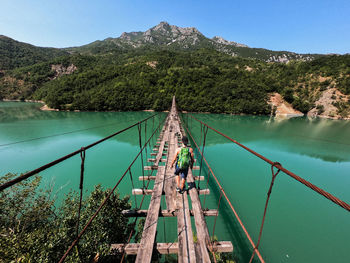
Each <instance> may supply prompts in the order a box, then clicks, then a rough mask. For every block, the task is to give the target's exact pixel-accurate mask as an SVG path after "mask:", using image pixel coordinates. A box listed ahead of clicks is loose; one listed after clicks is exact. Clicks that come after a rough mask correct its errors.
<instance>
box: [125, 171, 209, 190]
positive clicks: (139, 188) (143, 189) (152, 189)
mask: <svg viewBox="0 0 350 263" xmlns="http://www.w3.org/2000/svg"><path fill="white" fill-rule="evenodd" d="M159 167H164V166H159ZM196 190H197V189H196ZM185 192H186V191H185ZM152 193H153V189H142V188H134V189H132V194H133V195H151V194H152ZM163 194H165V191H164V192H163ZM198 194H200V195H208V194H210V190H209V189H200V190H199V191H198V193H197V195H198Z"/></svg>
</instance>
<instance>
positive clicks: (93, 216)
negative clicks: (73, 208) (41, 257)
mask: <svg viewBox="0 0 350 263" xmlns="http://www.w3.org/2000/svg"><path fill="white" fill-rule="evenodd" d="M138 123H139V122H138ZM138 123H136V124H134V126H135V125H138ZM161 124H162V122H159V126H158V128H157V129H155V130H154V132H153V133H152V134H151V136H150V137H149V139H148V141H146V142H145V144H144V145H143V147H142V148H141V149H140V151H139V152H138V154H137V155H136V157H135V158H134V160H133V161H132V162H131V164H130V165H129V167H128V168H127V169H126V170H125V172H124V173H123V175H122V176H121V177H120V178H119V180H118V182H117V183H116V184H115V186H114V187H113V188H112V190H111V191H110V193H109V194H108V195H107V196H106V198H105V199H104V200H103V201H102V203H101V205H100V206H99V207H98V209H97V210H96V212H95V213H94V214H93V215H92V216H91V218H90V219H89V221H88V222H87V223H86V225H85V226H84V228H83V230H82V231H81V232H80V233H79V235H78V236H77V238H76V239H75V240H74V241H73V242H72V244H71V245H70V246H69V248H68V249H67V251H66V252H65V253H64V255H63V256H62V258H61V259H60V261H59V263H62V262H64V260H65V259H66V257H67V256H68V254H69V253H70V251H71V250H72V249H73V247H75V245H76V244H77V243H78V241H79V240H80V238H81V236H82V235H83V234H84V233H85V231H86V229H87V228H88V227H89V225H90V224H91V222H92V221H93V220H94V218H95V217H96V216H97V215H98V213H99V212H100V210H101V209H102V207H103V206H104V205H105V204H106V202H107V201H108V199H109V198H110V196H111V195H112V193H113V192H114V190H115V189H116V188H117V186H118V185H119V183H120V182H121V181H122V180H123V178H124V177H125V175H126V174H127V173H128V171H129V169H130V167H131V166H132V165H133V164H134V163H135V162H136V160H137V158H138V157H139V156H140V155H141V152H142V151H143V150H144V148H145V147H146V146H147V143H148V142H149V141H150V140H151V138H152V137H153V136H154V135H155V134H156V131H157V130H158V129H159V127H160V126H161Z"/></svg>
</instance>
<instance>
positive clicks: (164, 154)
mask: <svg viewBox="0 0 350 263" xmlns="http://www.w3.org/2000/svg"><path fill="white" fill-rule="evenodd" d="M157 155H158V153H157V152H156V153H151V156H157ZM166 155H167V154H166V153H163V154H162V156H166Z"/></svg>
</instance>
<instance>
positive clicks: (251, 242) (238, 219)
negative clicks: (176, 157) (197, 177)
mask: <svg viewBox="0 0 350 263" xmlns="http://www.w3.org/2000/svg"><path fill="white" fill-rule="evenodd" d="M185 124H186V123H185ZM185 128H186V130H187V132H188V134H189V135H190V136H191V138H192V140H193V142H194V144H195V145H196V148H197V150H198V152H199V154H200V155H201V158H203V160H204V162H205V164H206V165H207V167H208V169H209V171H210V173H211V175H212V176H213V177H214V179H215V181H216V183H217V185H218V186H219V188H220V191H221V192H222V194H223V195H224V197H225V199H226V201H227V203H228V204H229V206H230V207H231V210H232V212H233V213H234V215H235V217H236V219H237V221H238V223H239V224H240V226H241V228H242V229H243V232H244V233H245V235H246V237H247V239H248V241H249V243H250V244H251V246H252V247H253V249H254V248H255V247H256V246H255V244H254V241H253V239H252V238H251V237H250V235H249V233H248V231H247V229H246V228H245V226H244V224H243V222H242V220H241V219H240V217H239V215H238V213H237V211H236V209H235V208H234V207H233V205H232V203H231V201H230V199H229V198H228V196H227V195H226V193H225V190H224V188H222V186H221V184H220V182H219V180H218V179H217V177H216V176H215V174H214V172H213V170H212V168H211V166H210V165H209V163H208V161H207V159H206V158H205V157H204V156H203V153H202V151H201V150H200V148H199V146H198V144H197V143H196V141H195V139H194V137H193V135H192V134H191V132H190V131H189V129H188V127H187V124H186V126H185ZM256 254H257V255H258V257H259V259H260V262H262V263H265V261H264V259H263V258H262V256H261V254H260V252H259V250H257V251H256Z"/></svg>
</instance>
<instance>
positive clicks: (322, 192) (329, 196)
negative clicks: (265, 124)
mask: <svg viewBox="0 0 350 263" xmlns="http://www.w3.org/2000/svg"><path fill="white" fill-rule="evenodd" d="M189 116H190V117H191V118H192V119H194V120H196V121H198V122H200V123H201V124H203V125H205V126H207V127H208V128H209V129H211V130H213V131H215V132H216V133H218V134H220V135H221V136H223V137H225V138H226V139H228V140H230V141H231V142H233V143H235V144H237V145H238V146H240V147H242V148H243V149H245V150H247V151H248V152H250V153H252V154H254V155H255V156H257V157H259V158H260V159H262V160H264V161H265V162H267V163H269V164H270V165H273V166H274V167H276V168H277V169H279V170H281V171H282V172H284V173H285V174H287V175H289V176H290V177H292V178H294V179H295V180H297V181H298V182H300V183H302V184H304V185H305V186H307V187H309V188H310V189H312V190H314V191H315V192H317V193H319V194H320V195H323V196H324V197H326V198H327V199H328V200H330V201H332V202H333V203H335V204H337V205H339V206H340V207H342V208H344V209H345V210H347V211H349V212H350V205H349V204H347V203H346V202H344V201H342V200H340V199H339V198H337V197H335V196H334V195H332V194H330V193H328V192H326V191H325V190H323V189H321V188H319V187H317V186H316V185H314V184H312V183H310V182H309V181H307V180H305V179H303V178H301V177H300V176H298V175H296V174H294V173H292V172H291V171H289V170H287V169H286V168H283V167H282V166H281V165H280V164H276V162H273V161H271V160H269V159H268V158H266V157H264V156H262V155H261V154H259V153H257V152H255V151H253V150H252V149H250V148H248V147H247V146H244V145H243V144H241V143H239V142H237V141H236V140H234V139H232V138H231V137H229V136H227V135H225V134H223V133H222V132H220V131H218V130H216V129H214V128H213V127H211V126H209V125H208V124H206V123H204V122H202V121H201V120H198V119H197V118H196V117H194V116H193V115H191V114H189Z"/></svg>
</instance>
